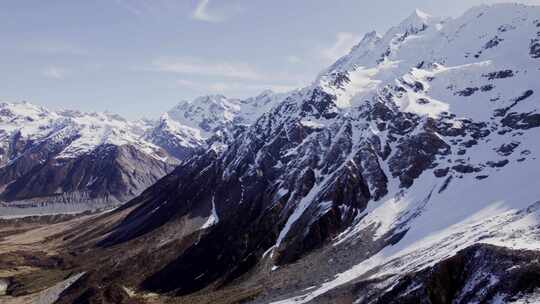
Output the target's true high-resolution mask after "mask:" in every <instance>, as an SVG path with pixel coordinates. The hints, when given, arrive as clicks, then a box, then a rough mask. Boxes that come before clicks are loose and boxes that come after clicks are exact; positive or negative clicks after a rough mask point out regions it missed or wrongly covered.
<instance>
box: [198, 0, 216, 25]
mask: <svg viewBox="0 0 540 304" xmlns="http://www.w3.org/2000/svg"><path fill="white" fill-rule="evenodd" d="M209 5H210V0H199V3H198V4H197V6H196V7H195V10H194V11H193V14H192V17H193V19H195V20H199V21H205V22H221V21H223V20H224V18H223V17H222V16H218V15H217V14H216V13H210V12H209V10H208V6H209Z"/></svg>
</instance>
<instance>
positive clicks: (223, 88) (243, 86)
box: [175, 79, 299, 95]
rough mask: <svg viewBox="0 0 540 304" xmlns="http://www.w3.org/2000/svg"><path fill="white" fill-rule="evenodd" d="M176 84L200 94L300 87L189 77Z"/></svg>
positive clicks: (245, 92)
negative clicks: (196, 80)
mask: <svg viewBox="0 0 540 304" xmlns="http://www.w3.org/2000/svg"><path fill="white" fill-rule="evenodd" d="M175 84H176V85H177V86H178V87H182V88H187V89H192V90H195V91H198V92H200V94H206V93H208V92H210V93H221V94H226V95H229V94H231V95H238V94H239V93H240V94H242V93H243V94H248V95H249V94H256V93H258V92H262V91H264V90H272V91H274V92H278V93H279V92H289V91H292V90H295V89H297V88H299V86H296V85H290V84H276V83H248V82H244V81H215V82H208V83H207V82H195V81H191V80H187V79H178V80H176V82H175Z"/></svg>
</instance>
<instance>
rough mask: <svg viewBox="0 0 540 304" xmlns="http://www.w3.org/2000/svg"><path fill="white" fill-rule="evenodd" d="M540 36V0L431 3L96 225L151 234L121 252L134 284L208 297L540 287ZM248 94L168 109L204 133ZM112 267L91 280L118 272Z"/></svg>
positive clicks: (446, 294) (114, 245)
mask: <svg viewBox="0 0 540 304" xmlns="http://www.w3.org/2000/svg"><path fill="white" fill-rule="evenodd" d="M539 33H540V7H537V6H525V5H517V4H499V5H493V6H480V7H476V8H473V9H471V10H469V11H468V12H466V13H465V14H464V15H463V16H461V17H459V18H456V19H443V18H434V17H431V16H429V15H428V14H426V13H423V12H421V11H415V12H414V13H413V14H412V15H411V16H410V17H409V18H407V19H406V20H405V21H403V22H402V23H401V24H399V25H398V26H396V27H393V28H391V29H390V30H389V31H388V32H387V33H385V34H384V35H378V34H377V33H375V32H372V33H369V34H367V35H366V36H365V38H364V39H363V40H362V41H361V42H360V43H359V44H358V45H357V46H355V47H354V48H353V49H352V51H351V52H350V54H348V55H346V56H345V57H343V58H341V59H340V60H338V61H337V62H336V63H335V64H334V65H332V66H331V67H329V68H328V69H327V70H325V71H324V72H323V73H321V74H320V75H319V76H318V77H317V79H316V81H315V82H314V83H313V84H312V85H311V86H309V87H306V88H304V89H301V90H298V91H295V92H291V93H289V94H287V95H286V96H284V97H283V100H282V101H281V102H279V103H277V104H276V105H275V106H273V107H271V108H270V109H269V110H268V111H264V112H263V113H262V115H261V116H260V117H259V118H257V119H256V120H255V121H254V123H253V124H250V125H248V126H246V127H245V128H243V129H242V130H240V131H238V132H237V133H236V134H235V136H234V138H232V140H231V141H229V142H227V145H226V146H225V147H224V148H223V149H222V150H215V149H207V152H206V153H201V154H197V155H195V156H193V157H191V158H190V159H189V160H187V161H185V162H183V163H182V164H181V165H180V166H179V167H178V168H176V169H175V171H174V172H173V173H172V174H170V175H168V176H167V177H166V178H164V179H162V180H160V181H159V182H157V183H156V184H155V185H154V186H152V187H150V188H149V189H148V190H146V191H145V192H144V193H143V194H142V195H141V196H139V197H137V198H135V199H134V200H132V201H131V202H130V203H128V204H127V205H125V206H124V207H123V208H121V209H119V210H117V211H116V212H113V213H112V214H111V215H109V216H120V215H125V217H124V218H123V220H122V221H121V222H120V223H115V224H114V226H109V227H106V228H103V229H104V230H103V237H101V238H97V239H95V238H94V239H91V240H92V241H95V242H96V244H97V246H98V248H99V249H96V250H103V251H107V250H108V251H107V252H113V253H112V254H113V255H114V251H115V250H117V251H118V249H119V248H120V249H121V248H140V246H142V245H140V244H144V250H131V252H133V254H132V255H128V256H123V257H118V256H115V259H109V260H114V267H115V269H122V267H127V268H129V271H126V272H122V271H116V272H115V279H117V280H118V281H117V283H118V284H124V282H130V283H131V284H134V285H133V288H136V289H137V290H140V291H141V292H154V293H155V292H157V293H167V294H168V295H171V294H174V295H176V296H183V295H190V296H187V297H188V298H187V299H188V300H193V299H195V300H193V301H194V302H197V299H198V298H197V296H201V297H202V295H197V294H195V295H193V296H192V295H191V294H192V293H193V292H195V291H199V290H201V289H205V291H208V292H209V293H211V294H212V295H213V296H214V297H215V298H220V297H225V296H230V293H232V292H236V293H238V294H245V295H246V296H245V298H240V300H241V301H244V302H253V303H282V304H285V303H353V302H354V303H507V302H511V301H517V300H528V299H534V298H535V297H536V298H540V296H539V291H538V288H539V287H540V284H539V283H538V280H537V279H530V278H538V277H539V275H540V270H538V265H537V262H534V261H535V259H538V256H539V254H538V251H539V250H540V231H539V227H540V225H539V222H540V213H539V212H540V208H539V205H538V204H539V203H538V198H539V197H540V190H539V189H540V180H538V179H537V178H535V177H536V176H539V175H540V160H539V159H538V153H540V146H539V144H538V138H540V133H539V132H540V112H539V111H540V104H539V103H538V97H537V94H538V93H537V92H540V82H538V79H540V61H539V60H540V55H539V53H538V50H539V49H540V46H539V42H538V41H539V39H540V34H539ZM237 103H238V102H231V101H228V100H226V99H225V98H222V97H219V96H218V97H214V98H207V99H205V100H204V101H203V102H201V104H205V108H204V110H201V111H199V110H197V109H193V110H192V109H191V108H190V105H189V104H185V105H179V107H178V109H181V110H180V113H181V114H179V115H178V114H177V112H176V111H175V110H173V111H171V112H170V113H169V118H172V119H173V120H175V121H177V122H179V123H181V124H182V125H184V126H188V127H190V128H192V129H193V130H198V131H199V134H200V136H201V137H202V138H204V137H208V135H205V134H206V133H205V132H208V131H209V130H215V129H216V126H218V125H219V124H215V122H216V121H218V120H219V119H222V118H223V121H226V122H229V121H234V120H235V119H236V118H235V116H234V115H233V114H230V113H237V112H238V110H237V107H236V105H237ZM216 104H217V105H216ZM185 113H189V115H187V114H185ZM257 113H259V112H254V115H253V116H256V114H257ZM216 117H219V119H216ZM107 219H108V218H107V216H105V217H104V218H103V219H98V220H97V222H98V223H99V221H101V220H103V221H107ZM86 241H89V240H88V239H86ZM74 246H75V245H74ZM120 251H122V252H124V251H123V250H120ZM157 257H159V258H157ZM122 259H123V260H122ZM139 261H140V262H139ZM111 263H112V262H111ZM535 263H536V264H535ZM122 265H124V266H122ZM111 267H112V265H109V264H105V265H103V268H100V269H99V270H98V271H95V272H94V273H93V274H91V275H90V276H91V279H89V280H90V281H91V282H94V284H102V283H103V282H110V280H111V277H110V276H107V273H108V272H107V271H106V270H107V269H109V268H111ZM127 268H126V269H127ZM525 269H526V270H525ZM134 274H137V275H136V279H134ZM528 278H529V279H528ZM505 280H510V282H505ZM111 286H112V285H111ZM85 288H88V286H86V287H85V286H84V285H82V286H79V288H77V289H73V290H72V291H71V293H72V294H71V296H76V295H77V294H84V293H85V291H87V290H86V289H85ZM111 288H112V287H111ZM190 297H192V298H190ZM193 297H194V298H193ZM426 299H428V300H426ZM240 300H239V301H240ZM497 301H498V302H497Z"/></svg>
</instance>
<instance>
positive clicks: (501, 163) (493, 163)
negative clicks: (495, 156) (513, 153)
mask: <svg viewBox="0 0 540 304" xmlns="http://www.w3.org/2000/svg"><path fill="white" fill-rule="evenodd" d="M508 163H509V161H508V159H505V160H500V161H488V162H487V163H486V165H488V166H490V167H492V168H502V167H504V166H506V165H507V164H508Z"/></svg>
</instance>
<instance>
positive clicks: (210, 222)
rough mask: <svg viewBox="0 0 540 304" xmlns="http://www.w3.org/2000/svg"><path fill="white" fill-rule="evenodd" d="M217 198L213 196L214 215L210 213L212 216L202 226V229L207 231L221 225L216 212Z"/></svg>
mask: <svg viewBox="0 0 540 304" xmlns="http://www.w3.org/2000/svg"><path fill="white" fill-rule="evenodd" d="M215 199H216V196H215V195H213V196H212V213H210V216H209V217H208V219H207V220H206V222H205V223H204V224H203V225H202V227H201V229H207V228H210V227H212V226H215V225H217V223H219V216H218V214H217V210H216V202H215Z"/></svg>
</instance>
